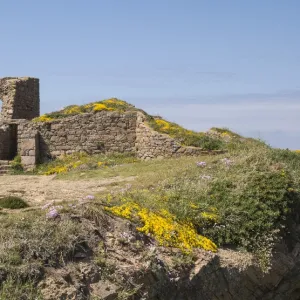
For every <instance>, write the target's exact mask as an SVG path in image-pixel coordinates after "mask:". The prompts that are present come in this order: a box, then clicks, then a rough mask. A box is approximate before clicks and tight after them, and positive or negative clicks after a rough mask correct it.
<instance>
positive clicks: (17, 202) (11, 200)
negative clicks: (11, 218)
mask: <svg viewBox="0 0 300 300" xmlns="http://www.w3.org/2000/svg"><path fill="white" fill-rule="evenodd" d="M28 206H29V205H28V204H27V202H26V201H25V200H23V199H21V198H19V197H15V196H7V197H3V198H0V207H1V208H8V209H20V208H26V207H28Z"/></svg>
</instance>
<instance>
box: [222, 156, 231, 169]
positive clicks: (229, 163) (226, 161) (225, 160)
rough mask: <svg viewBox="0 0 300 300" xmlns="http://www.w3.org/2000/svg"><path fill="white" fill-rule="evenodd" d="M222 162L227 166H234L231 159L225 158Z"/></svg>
mask: <svg viewBox="0 0 300 300" xmlns="http://www.w3.org/2000/svg"><path fill="white" fill-rule="evenodd" d="M221 161H222V162H223V163H225V165H226V166H228V167H229V166H230V165H232V164H233V161H232V160H230V159H229V158H223V159H221Z"/></svg>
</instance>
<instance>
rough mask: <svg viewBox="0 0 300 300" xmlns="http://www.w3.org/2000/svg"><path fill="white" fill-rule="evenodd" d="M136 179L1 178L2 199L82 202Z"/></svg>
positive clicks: (0, 191) (0, 190)
mask: <svg viewBox="0 0 300 300" xmlns="http://www.w3.org/2000/svg"><path fill="white" fill-rule="evenodd" d="M134 178H135V177H127V178H123V177H119V176H117V177H113V178H105V179H103V178H98V179H88V180H76V181H71V180H70V181H68V180H58V179H55V175H52V176H28V175H18V176H9V175H8V176H1V177H0V197H1V196H19V197H22V198H23V199H25V200H27V201H28V202H29V204H30V205H40V204H43V203H46V202H48V201H51V200H54V201H62V200H66V201H71V200H80V199H82V198H83V197H85V196H86V195H90V194H91V195H93V194H95V193H97V192H102V191H105V190H107V191H109V190H110V188H111V186H110V185H112V184H114V183H116V184H117V183H122V182H123V183H124V182H130V181H132V180H134Z"/></svg>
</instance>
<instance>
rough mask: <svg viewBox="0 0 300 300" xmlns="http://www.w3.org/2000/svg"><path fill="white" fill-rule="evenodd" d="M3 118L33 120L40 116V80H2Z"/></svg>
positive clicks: (18, 78)
mask: <svg viewBox="0 0 300 300" xmlns="http://www.w3.org/2000/svg"><path fill="white" fill-rule="evenodd" d="M0 99H1V100H2V112H1V118H0V119H2V120H3V121H9V120H13V119H27V120H31V119H33V118H35V117H38V116H39V115H40V99H39V80H38V79H36V78H31V77H6V78H1V79H0Z"/></svg>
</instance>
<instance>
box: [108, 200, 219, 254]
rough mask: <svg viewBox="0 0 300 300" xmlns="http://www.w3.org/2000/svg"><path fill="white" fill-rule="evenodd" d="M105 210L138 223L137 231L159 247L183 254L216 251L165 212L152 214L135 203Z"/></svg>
mask: <svg viewBox="0 0 300 300" xmlns="http://www.w3.org/2000/svg"><path fill="white" fill-rule="evenodd" d="M105 209H106V210H107V211H109V212H111V213H113V214H114V215H116V216H119V217H123V218H126V219H129V220H133V221H140V222H141V223H142V226H141V227H137V230H138V231H140V232H143V233H144V234H151V235H152V236H153V237H154V238H155V239H156V240H157V241H158V243H159V244H160V245H163V246H169V247H177V248H179V249H181V250H182V251H184V252H189V251H191V250H192V249H193V248H202V249H205V250H209V251H213V252H215V251H217V246H216V245H215V244H214V243H213V242H212V241H211V240H209V239H208V238H206V237H204V236H202V235H199V234H198V233H197V232H196V230H195V228H194V227H193V225H192V224H191V223H188V222H185V223H181V222H177V221H176V218H175V216H174V215H172V214H171V213H170V212H168V211H167V210H160V211H159V212H152V211H150V210H149V209H147V208H142V207H141V206H140V205H138V204H137V203H135V202H127V203H124V204H122V205H119V206H113V207H106V208H105Z"/></svg>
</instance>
